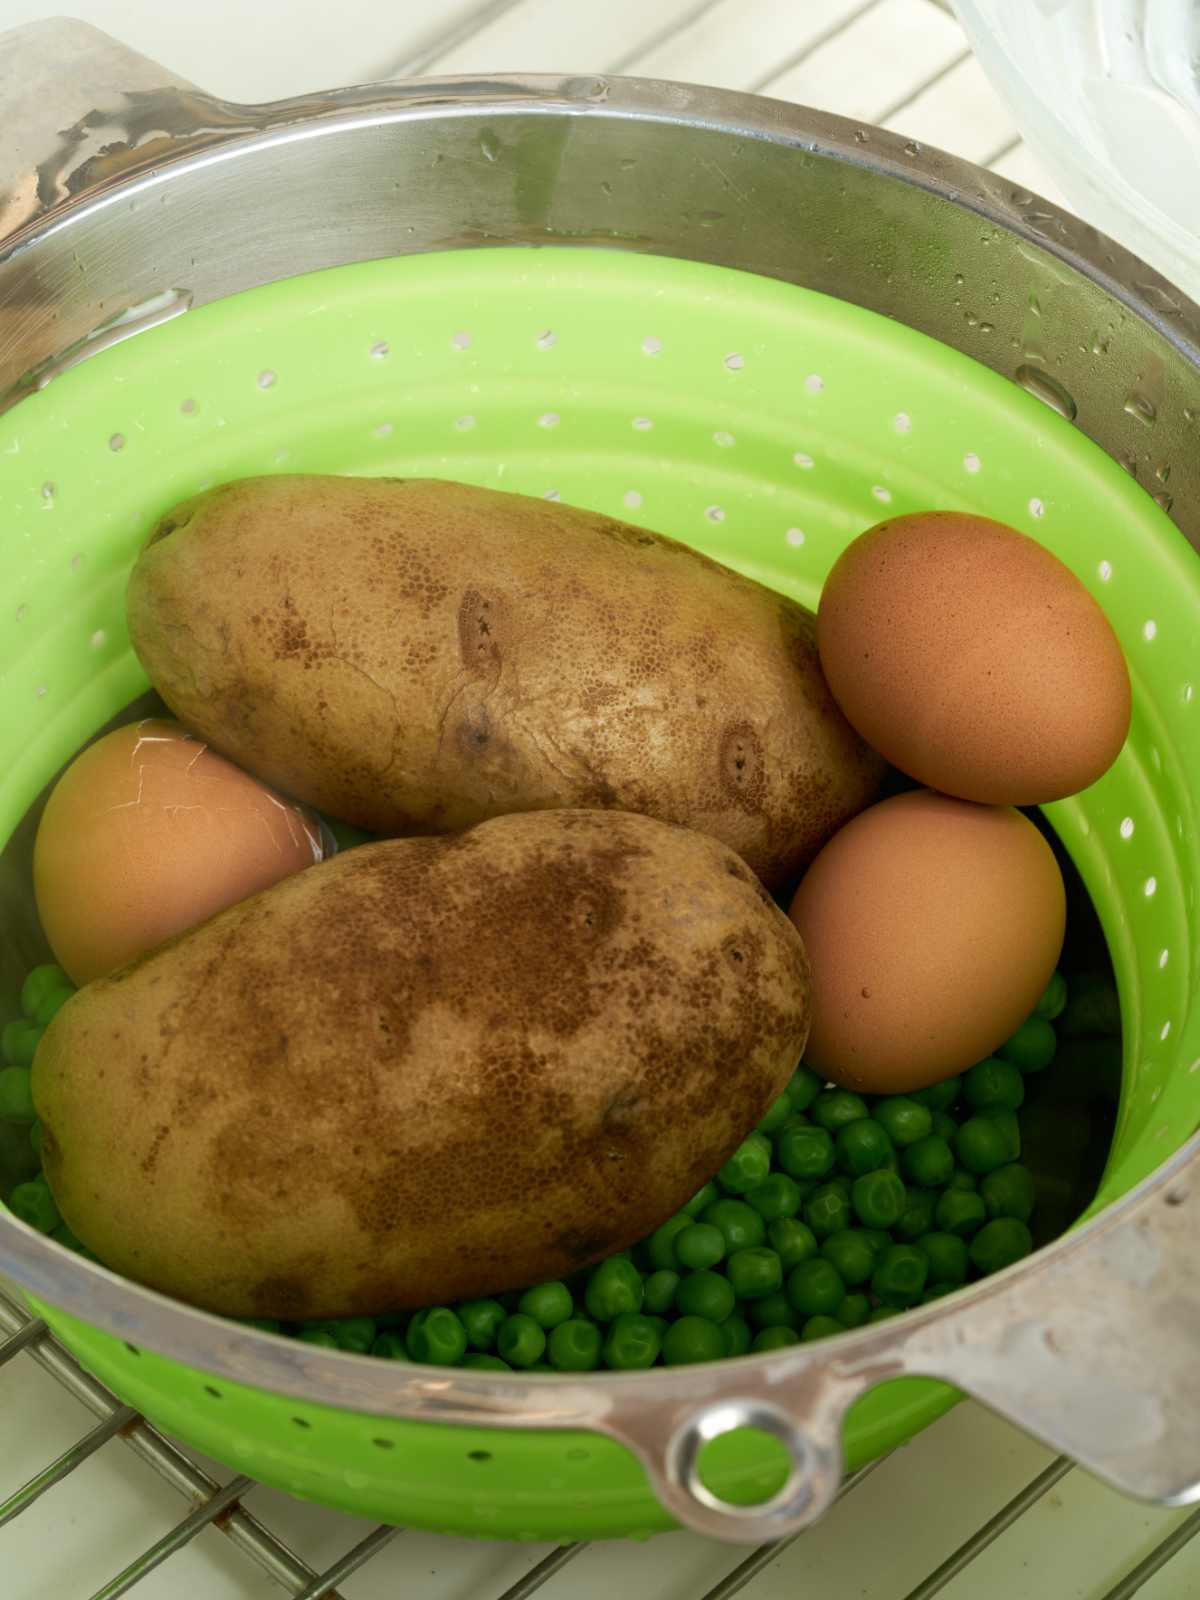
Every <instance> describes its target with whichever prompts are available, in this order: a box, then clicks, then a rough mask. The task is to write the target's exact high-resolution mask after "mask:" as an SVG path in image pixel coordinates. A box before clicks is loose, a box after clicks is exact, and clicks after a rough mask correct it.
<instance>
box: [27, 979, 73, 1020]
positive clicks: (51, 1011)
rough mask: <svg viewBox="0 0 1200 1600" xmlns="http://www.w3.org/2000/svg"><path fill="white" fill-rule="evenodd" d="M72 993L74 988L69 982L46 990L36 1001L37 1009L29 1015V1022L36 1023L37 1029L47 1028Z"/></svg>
mask: <svg viewBox="0 0 1200 1600" xmlns="http://www.w3.org/2000/svg"><path fill="white" fill-rule="evenodd" d="M74 993H75V989H74V986H73V985H72V984H71V983H70V981H69V980H67V981H64V982H63V983H60V984H58V985H57V986H56V987H55V988H53V989H47V990H46V991H45V993H44V994H42V996H41V997H40V999H39V1000H38V1004H37V1009H36V1010H34V1011H32V1012H30V1013H29V1019H30V1021H31V1022H36V1023H37V1025H38V1027H39V1028H47V1027H49V1025H50V1024H51V1023H52V1022H53V1021H54V1019H55V1017H56V1016H57V1015H58V1013H59V1012H60V1011H61V1010H62V1008H63V1007H64V1006H65V1005H66V1003H67V1001H68V1000H70V999H71V998H72V996H73V995H74Z"/></svg>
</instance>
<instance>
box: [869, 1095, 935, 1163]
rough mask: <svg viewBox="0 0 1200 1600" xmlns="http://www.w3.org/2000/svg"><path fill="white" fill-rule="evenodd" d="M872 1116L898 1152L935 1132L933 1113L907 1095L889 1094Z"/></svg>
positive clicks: (878, 1104)
mask: <svg viewBox="0 0 1200 1600" xmlns="http://www.w3.org/2000/svg"><path fill="white" fill-rule="evenodd" d="M872 1115H873V1116H874V1118H875V1120H876V1121H877V1122H878V1123H880V1124H881V1125H882V1126H883V1127H884V1128H885V1129H886V1130H887V1134H888V1137H889V1138H890V1139H891V1141H892V1143H893V1144H894V1145H895V1146H896V1148H897V1149H898V1150H903V1149H904V1147H905V1145H910V1144H916V1142H917V1140H918V1139H924V1138H925V1136H926V1134H928V1133H932V1131H933V1112H932V1111H931V1110H930V1109H929V1107H928V1106H923V1105H921V1103H920V1102H919V1101H917V1100H913V1099H912V1098H911V1097H910V1096H908V1095H906V1094H889V1095H888V1096H886V1098H885V1099H883V1100H880V1101H878V1102H877V1103H876V1106H875V1110H874V1111H873V1112H872Z"/></svg>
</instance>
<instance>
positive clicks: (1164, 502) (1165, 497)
mask: <svg viewBox="0 0 1200 1600" xmlns="http://www.w3.org/2000/svg"><path fill="white" fill-rule="evenodd" d="M1154 504H1155V505H1156V506H1158V508H1159V509H1160V510H1161V511H1168V512H1169V511H1170V509H1171V507H1172V506H1173V505H1174V504H1175V496H1174V495H1173V494H1168V493H1167V492H1166V490H1165V489H1160V490H1159V492H1158V493H1157V494H1156V495H1155V496H1154Z"/></svg>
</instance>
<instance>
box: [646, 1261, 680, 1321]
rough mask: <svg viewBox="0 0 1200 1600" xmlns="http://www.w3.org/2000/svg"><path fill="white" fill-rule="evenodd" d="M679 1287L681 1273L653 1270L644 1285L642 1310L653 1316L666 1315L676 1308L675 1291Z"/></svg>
mask: <svg viewBox="0 0 1200 1600" xmlns="http://www.w3.org/2000/svg"><path fill="white" fill-rule="evenodd" d="M678 1287H679V1274H678V1273H677V1272H669V1271H667V1270H665V1269H660V1270H659V1271H658V1272H652V1273H651V1274H650V1276H649V1277H648V1278H647V1279H646V1281H645V1282H644V1283H643V1285H642V1310H643V1311H645V1312H646V1313H648V1315H650V1316H652V1317H661V1316H665V1315H666V1313H667V1312H668V1311H671V1310H673V1309H674V1306H675V1291H676V1289H678Z"/></svg>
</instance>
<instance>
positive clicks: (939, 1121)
mask: <svg viewBox="0 0 1200 1600" xmlns="http://www.w3.org/2000/svg"><path fill="white" fill-rule="evenodd" d="M933 1131H934V1133H935V1134H936V1135H937V1137H938V1138H939V1139H944V1140H945V1141H946V1143H947V1144H948V1145H949V1146H950V1148H951V1149H953V1148H954V1140H955V1138H956V1136H957V1134H958V1123H957V1122H955V1120H954V1118H953V1117H952V1116H951V1115H950V1113H949V1112H948V1111H935V1112H934V1113H933ZM917 1143H918V1144H919V1143H920V1140H919V1139H918V1141H917Z"/></svg>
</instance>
